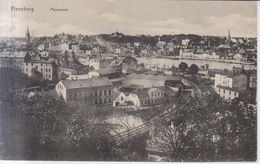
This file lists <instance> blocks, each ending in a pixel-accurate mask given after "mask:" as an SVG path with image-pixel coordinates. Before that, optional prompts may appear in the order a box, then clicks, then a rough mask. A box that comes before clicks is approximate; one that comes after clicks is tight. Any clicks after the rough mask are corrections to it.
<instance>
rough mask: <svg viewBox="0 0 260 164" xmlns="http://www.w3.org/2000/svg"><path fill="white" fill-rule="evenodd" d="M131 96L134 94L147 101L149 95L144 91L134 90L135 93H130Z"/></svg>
mask: <svg viewBox="0 0 260 164" xmlns="http://www.w3.org/2000/svg"><path fill="white" fill-rule="evenodd" d="M132 93H133V94H136V95H137V97H138V98H139V99H140V100H142V99H149V98H150V97H149V95H148V93H147V90H146V89H136V90H135V91H133V92H132Z"/></svg>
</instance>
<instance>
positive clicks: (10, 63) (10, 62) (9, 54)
mask: <svg viewBox="0 0 260 164" xmlns="http://www.w3.org/2000/svg"><path fill="white" fill-rule="evenodd" d="M27 53H30V52H26V51H5V52H1V53H0V67H9V68H14V69H19V70H21V71H22V72H23V71H24V68H23V67H24V57H25V55H26V54H27Z"/></svg>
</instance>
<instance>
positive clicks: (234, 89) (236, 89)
mask: <svg viewBox="0 0 260 164" xmlns="http://www.w3.org/2000/svg"><path fill="white" fill-rule="evenodd" d="M217 88H219V89H225V90H228V91H233V92H239V93H243V92H245V91H244V90H239V89H238V88H237V87H233V88H230V87H225V86H220V85H218V86H217Z"/></svg>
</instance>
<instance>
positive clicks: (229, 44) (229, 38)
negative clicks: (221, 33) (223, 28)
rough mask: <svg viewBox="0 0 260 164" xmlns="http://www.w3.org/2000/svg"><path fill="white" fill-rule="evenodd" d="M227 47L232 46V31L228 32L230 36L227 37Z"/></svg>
mask: <svg viewBox="0 0 260 164" xmlns="http://www.w3.org/2000/svg"><path fill="white" fill-rule="evenodd" d="M226 45H228V46H231V36H230V29H229V30H228V36H227V40H226Z"/></svg>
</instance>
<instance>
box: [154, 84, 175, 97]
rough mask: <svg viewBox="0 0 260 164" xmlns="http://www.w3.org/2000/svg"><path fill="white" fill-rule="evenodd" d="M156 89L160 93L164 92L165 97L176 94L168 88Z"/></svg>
mask: <svg viewBox="0 0 260 164" xmlns="http://www.w3.org/2000/svg"><path fill="white" fill-rule="evenodd" d="M156 88H158V89H160V90H161V91H163V92H164V94H165V95H168V96H174V95H176V94H178V91H174V90H172V89H171V88H169V87H165V86H160V87H156Z"/></svg>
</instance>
